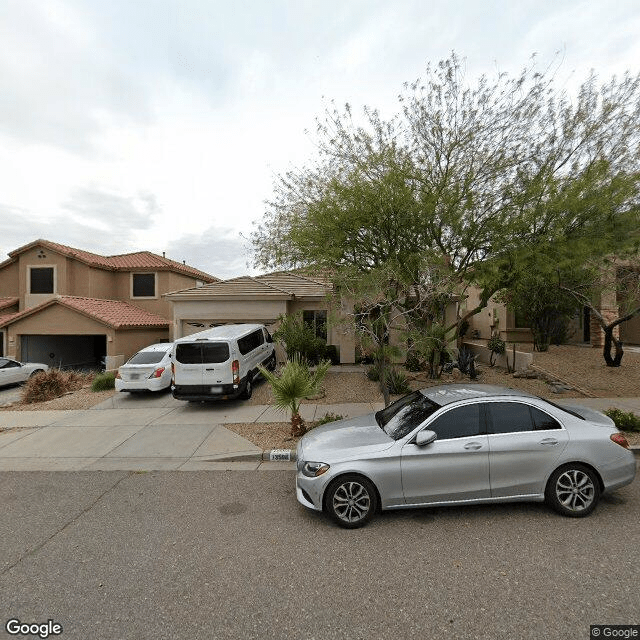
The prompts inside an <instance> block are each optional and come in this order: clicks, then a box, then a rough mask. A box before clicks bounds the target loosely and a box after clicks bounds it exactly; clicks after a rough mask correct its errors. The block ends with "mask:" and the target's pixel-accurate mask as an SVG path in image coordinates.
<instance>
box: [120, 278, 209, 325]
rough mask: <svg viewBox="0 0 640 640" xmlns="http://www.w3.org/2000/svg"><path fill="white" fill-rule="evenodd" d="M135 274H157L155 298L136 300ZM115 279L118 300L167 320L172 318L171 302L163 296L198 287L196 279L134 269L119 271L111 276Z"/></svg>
mask: <svg viewBox="0 0 640 640" xmlns="http://www.w3.org/2000/svg"><path fill="white" fill-rule="evenodd" d="M133 273H155V274H156V295H155V297H153V298H134V297H133V291H132V274H133ZM111 276H112V278H113V279H114V283H115V284H114V295H113V296H111V297H112V298H114V299H117V300H124V301H125V302H128V303H129V304H133V305H135V306H136V307H140V308H141V309H145V310H146V311H149V312H150V313H155V314H157V315H159V316H162V317H163V318H166V319H167V320H170V319H171V317H172V309H171V302H170V301H169V300H168V299H167V298H163V297H162V296H163V295H164V294H165V293H171V292H172V291H180V290H182V289H190V288H193V287H195V286H196V279H195V278H192V277H190V276H184V275H182V274H179V273H173V272H171V271H149V270H144V269H132V270H131V271H118V272H116V273H113V274H111Z"/></svg>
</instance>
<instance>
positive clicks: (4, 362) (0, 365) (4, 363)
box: [0, 358, 9, 369]
mask: <svg viewBox="0 0 640 640" xmlns="http://www.w3.org/2000/svg"><path fill="white" fill-rule="evenodd" d="M8 362H9V361H8V360H7V359H6V358H0V369H4V368H5V367H6V366H7V363H8Z"/></svg>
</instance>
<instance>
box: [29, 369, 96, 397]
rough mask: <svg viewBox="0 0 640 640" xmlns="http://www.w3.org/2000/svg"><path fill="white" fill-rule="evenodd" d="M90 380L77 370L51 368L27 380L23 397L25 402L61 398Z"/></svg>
mask: <svg viewBox="0 0 640 640" xmlns="http://www.w3.org/2000/svg"><path fill="white" fill-rule="evenodd" d="M87 381H88V376H87V375H86V374H83V373H78V372H76V371H60V369H49V370H48V371H43V372H42V373H38V374H36V375H34V376H32V377H31V378H29V379H28V380H27V382H25V384H24V386H23V387H22V392H21V399H22V402H24V403H25V404H32V403H34V402H46V401H47V400H53V399H54V398H60V397H61V396H63V395H64V394H65V393H69V392H71V391H77V390H78V389H80V387H82V385H83V384H85V383H86V382H87Z"/></svg>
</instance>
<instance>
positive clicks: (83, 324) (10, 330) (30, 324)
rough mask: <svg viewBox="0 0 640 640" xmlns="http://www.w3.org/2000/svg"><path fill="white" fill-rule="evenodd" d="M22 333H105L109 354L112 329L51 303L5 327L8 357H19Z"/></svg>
mask: <svg viewBox="0 0 640 640" xmlns="http://www.w3.org/2000/svg"><path fill="white" fill-rule="evenodd" d="M22 335H106V336H107V354H109V345H110V344H111V342H112V341H113V335H114V330H113V329H111V328H109V327H107V326H105V325H103V324H101V323H99V322H96V321H95V320H91V319H90V318H87V317H85V316H83V315H80V314H78V313H75V312H73V311H72V310H71V309H67V308H65V307H61V306H59V305H52V306H51V307H48V308H46V309H43V310H42V311H40V312H39V313H36V314H34V315H31V316H28V317H26V318H23V319H22V320H18V321H17V322H15V323H13V324H11V325H9V326H8V327H7V345H6V346H7V355H8V356H9V357H10V358H17V359H19V357H20V351H21V344H20V337H21V336H22ZM110 338H111V340H110Z"/></svg>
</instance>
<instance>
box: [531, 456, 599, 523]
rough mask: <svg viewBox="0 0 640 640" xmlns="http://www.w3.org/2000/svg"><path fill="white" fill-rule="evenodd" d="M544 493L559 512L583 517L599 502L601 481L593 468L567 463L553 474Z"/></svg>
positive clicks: (553, 507) (552, 506) (564, 514)
mask: <svg viewBox="0 0 640 640" xmlns="http://www.w3.org/2000/svg"><path fill="white" fill-rule="evenodd" d="M544 495H545V499H546V501H547V504H548V505H549V506H550V507H551V508H552V509H554V510H555V511H557V512H558V513H559V514H561V515H563V516H567V517H569V518H583V517H584V516H588V515H589V514H590V513H591V512H592V511H593V510H594V509H595V508H596V505H597V504H598V500H599V499H600V481H599V479H598V476H597V475H596V473H595V472H594V471H593V469H590V468H589V467H587V466H585V465H583V464H579V463H577V462H576V463H573V464H567V465H564V466H562V467H560V468H558V469H556V470H555V471H554V472H553V473H552V474H551V477H550V478H549V482H547V488H546V490H545V492H544Z"/></svg>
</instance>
